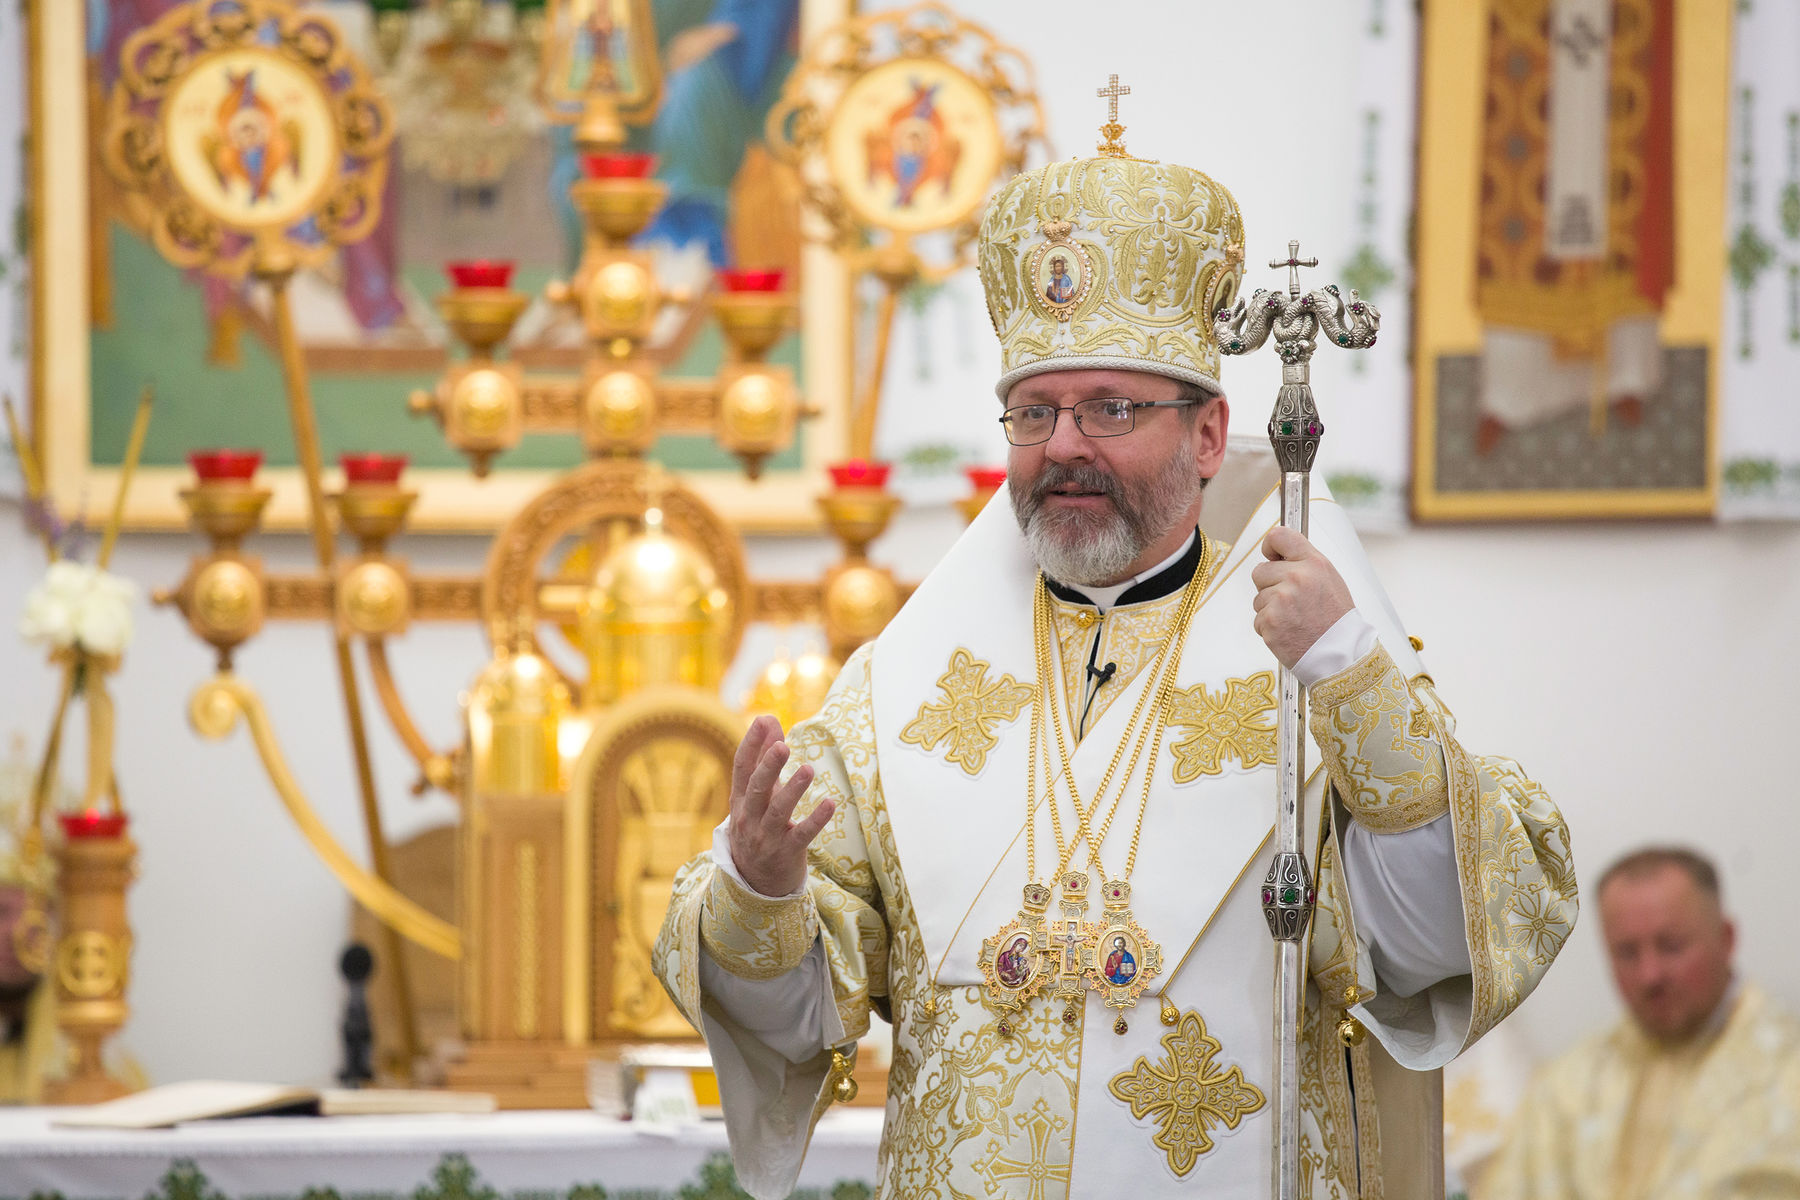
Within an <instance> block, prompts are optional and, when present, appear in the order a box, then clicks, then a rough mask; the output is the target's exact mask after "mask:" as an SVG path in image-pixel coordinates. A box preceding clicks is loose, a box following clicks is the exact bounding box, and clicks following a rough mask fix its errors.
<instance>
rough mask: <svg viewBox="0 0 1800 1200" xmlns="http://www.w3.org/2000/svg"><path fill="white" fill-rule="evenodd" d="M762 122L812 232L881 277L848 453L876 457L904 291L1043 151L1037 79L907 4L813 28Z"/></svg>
mask: <svg viewBox="0 0 1800 1200" xmlns="http://www.w3.org/2000/svg"><path fill="white" fill-rule="evenodd" d="M764 131H765V137H766V139H767V143H768V146H769V150H770V152H771V154H773V155H774V157H775V158H776V159H777V160H778V161H780V162H782V163H784V164H785V165H787V166H788V167H790V168H792V170H793V172H794V174H795V175H796V176H797V177H798V179H799V182H800V189H801V200H802V204H803V205H804V207H805V209H806V210H807V212H808V214H809V215H810V216H811V217H813V218H814V220H813V221H812V222H810V223H809V224H808V226H807V229H808V232H809V233H811V234H812V235H813V236H815V237H818V238H819V240H823V241H827V242H829V243H830V244H831V245H832V246H833V247H834V248H835V249H837V250H838V251H839V252H840V253H842V254H844V255H845V256H846V257H847V258H848V260H849V262H850V265H851V268H852V269H853V270H854V271H856V272H857V273H859V274H862V273H867V274H869V275H872V276H874V277H875V278H876V279H877V280H879V281H880V282H881V284H882V285H883V287H882V294H881V299H880V302H879V307H878V310H877V315H876V322H875V324H876V331H875V352H874V355H873V363H872V364H871V370H870V372H869V376H868V378H869V382H868V384H867V385H866V388H867V390H866V391H865V393H864V394H863V395H862V396H860V397H858V398H857V400H856V402H855V406H854V409H853V412H852V419H851V436H850V448H851V452H852V454H854V455H856V456H857V457H861V458H870V457H873V454H872V451H873V447H874V435H875V426H876V418H877V411H878V406H879V402H880V395H881V381H882V377H883V375H884V373H885V366H886V362H887V349H888V344H889V341H890V338H891V334H892V331H893V323H894V316H895V313H896V311H897V309H898V302H899V297H900V294H901V292H903V291H904V290H905V289H906V288H907V287H909V286H910V285H912V284H914V283H917V282H925V283H941V282H943V281H944V280H945V279H948V278H949V277H950V276H951V275H954V274H955V273H956V272H957V271H959V270H961V269H962V268H963V267H965V266H967V265H968V264H969V262H970V260H971V259H972V258H973V256H974V247H975V241H976V238H977V235H978V234H979V232H980V226H981V211H982V207H983V204H984V202H985V201H986V200H987V198H988V196H989V194H990V192H992V190H993V189H994V187H995V186H996V185H997V184H1000V183H1001V182H1003V181H1004V180H1006V179H1009V178H1011V177H1012V176H1014V175H1016V174H1018V172H1020V171H1022V170H1023V169H1024V168H1025V159H1026V156H1027V155H1028V154H1029V153H1030V152H1031V149H1032V147H1033V146H1042V147H1044V148H1045V149H1046V151H1047V149H1048V146H1047V142H1046V140H1045V136H1044V113H1043V107H1042V105H1041V104H1040V103H1039V101H1038V97H1037V86H1036V81H1035V80H1034V79H1033V77H1032V71H1031V66H1030V63H1029V62H1028V61H1027V60H1026V59H1025V57H1024V56H1023V55H1022V54H1020V53H1019V52H1018V51H1017V50H1015V49H1013V48H1012V47H1010V46H1007V45H1004V44H1003V43H1001V42H999V41H997V40H996V39H995V38H994V37H993V35H992V34H990V33H989V32H988V31H987V30H986V29H983V28H982V27H981V26H979V25H976V24H973V23H972V22H969V21H966V20H963V19H962V18H961V17H959V16H957V15H956V14H954V13H952V12H951V11H950V10H949V9H947V8H946V7H944V6H943V5H941V4H937V3H921V4H913V5H909V6H906V7H902V8H896V9H892V10H890V11H887V12H879V13H871V14H868V15H866V16H859V17H855V18H853V19H851V20H849V21H846V22H844V23H843V24H841V25H837V26H835V27H833V28H831V29H828V30H825V31H824V32H822V33H820V34H819V35H817V36H816V37H814V38H812V39H811V40H810V41H809V43H808V45H807V48H806V52H805V54H804V56H803V57H802V58H801V60H800V62H799V63H797V64H796V65H795V67H794V70H793V72H792V73H791V74H790V75H789V76H788V79H787V83H786V85H785V86H784V87H783V89H782V94H781V97H780V99H779V100H777V101H776V102H775V104H774V105H773V107H771V108H770V110H769V115H768V117H767V120H766V122H765V125H764ZM909 164H910V165H909ZM815 231H816V232H815ZM921 238H923V239H924V240H920V239H921Z"/></svg>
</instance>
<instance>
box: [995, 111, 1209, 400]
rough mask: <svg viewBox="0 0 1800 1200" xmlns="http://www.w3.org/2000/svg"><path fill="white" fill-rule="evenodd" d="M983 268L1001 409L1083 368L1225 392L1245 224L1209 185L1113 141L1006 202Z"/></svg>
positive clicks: (1202, 177) (1002, 197)
mask: <svg viewBox="0 0 1800 1200" xmlns="http://www.w3.org/2000/svg"><path fill="white" fill-rule="evenodd" d="M1107 128H1108V131H1110V130H1113V129H1117V128H1118V127H1117V126H1116V125H1112V126H1108V127H1107ZM1121 132H1122V130H1121ZM979 256H980V264H981V283H982V287H983V289H984V290H985V291H986V293H987V304H988V316H989V318H990V319H992V321H993V323H994V332H995V333H996V334H998V335H999V338H1000V353H1001V375H1000V382H999V383H998V384H997V385H996V388H995V390H996V391H997V392H998V393H999V395H1000V397H1001V399H1005V398H1006V394H1007V392H1008V391H1009V390H1010V389H1011V388H1012V386H1013V384H1015V383H1017V382H1019V380H1021V379H1025V378H1027V377H1028V376H1032V375H1037V374H1040V373H1042V372H1044V371H1068V370H1076V369H1079V368H1083V367H1110V368H1115V369H1125V370H1134V371H1152V372H1155V373H1156V374H1159V375H1166V376H1168V377H1170V378H1172V379H1179V380H1183V381H1184V382H1187V383H1192V384H1195V385H1197V386H1199V387H1202V388H1205V389H1207V390H1208V391H1210V392H1215V393H1216V392H1219V391H1221V390H1222V389H1221V387H1220V384H1219V344H1218V341H1217V340H1216V339H1215V338H1214V336H1213V323H1212V314H1213V313H1214V312H1216V311H1217V310H1219V309H1221V308H1227V307H1229V306H1230V305H1231V304H1232V303H1233V302H1234V301H1235V300H1236V299H1237V291H1238V282H1239V280H1240V279H1241V278H1242V277H1243V272H1244V221H1243V217H1242V216H1241V214H1240V213H1239V212H1238V206H1237V201H1236V200H1235V199H1233V198H1232V195H1231V193H1230V192H1229V191H1227V190H1226V189H1225V188H1224V187H1223V186H1222V185H1221V184H1219V183H1217V182H1216V181H1214V180H1213V179H1212V178H1211V177H1210V176H1208V175H1206V174H1204V173H1202V172H1200V171H1196V170H1194V169H1193V168H1192V167H1183V166H1180V165H1178V164H1175V163H1160V162H1148V161H1145V160H1143V159H1138V158H1132V157H1130V156H1129V155H1127V154H1126V153H1125V152H1124V147H1123V146H1121V145H1119V144H1118V142H1117V141H1116V139H1115V138H1111V137H1109V138H1108V140H1107V141H1106V142H1104V143H1102V145H1101V153H1100V154H1099V155H1098V156H1096V157H1094V158H1075V159H1066V160H1064V161H1061V162H1054V163H1051V164H1049V165H1048V166H1045V167H1040V168H1039V169H1038V170H1035V171H1030V172H1027V173H1026V174H1023V175H1019V176H1016V177H1014V178H1013V179H1012V181H1011V182H1009V183H1007V184H1006V185H1005V186H1004V187H1002V188H1001V189H1000V190H999V191H998V192H997V193H995V195H994V199H993V200H992V202H991V203H990V204H989V205H988V210H987V215H986V217H984V218H983V220H982V222H981V242H980V249H979Z"/></svg>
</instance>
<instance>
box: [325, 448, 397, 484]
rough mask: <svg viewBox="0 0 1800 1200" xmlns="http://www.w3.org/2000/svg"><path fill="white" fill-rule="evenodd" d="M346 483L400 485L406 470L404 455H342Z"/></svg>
mask: <svg viewBox="0 0 1800 1200" xmlns="http://www.w3.org/2000/svg"><path fill="white" fill-rule="evenodd" d="M338 462H340V463H341V464H343V467H344V482H346V483H399V482H400V472H402V471H404V470H406V455H404V454H340V455H339V456H338Z"/></svg>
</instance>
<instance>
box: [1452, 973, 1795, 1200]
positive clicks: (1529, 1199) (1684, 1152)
mask: <svg viewBox="0 0 1800 1200" xmlns="http://www.w3.org/2000/svg"><path fill="white" fill-rule="evenodd" d="M1720 1008H1721V1011H1720V1012H1719V1013H1718V1015H1717V1018H1716V1021H1715V1023H1714V1025H1713V1027H1712V1028H1709V1029H1707V1030H1705V1031H1703V1032H1702V1033H1701V1035H1700V1036H1699V1037H1697V1038H1695V1039H1694V1040H1693V1041H1692V1042H1689V1043H1687V1044H1685V1045H1681V1046H1677V1047H1664V1046H1659V1045H1657V1044H1656V1043H1655V1042H1653V1041H1652V1040H1651V1039H1650V1038H1648V1037H1646V1036H1645V1035H1644V1034H1643V1033H1642V1032H1641V1031H1640V1030H1639V1029H1638V1028H1637V1026H1636V1025H1635V1024H1633V1023H1632V1021H1631V1020H1630V1019H1629V1018H1627V1019H1626V1020H1624V1021H1622V1022H1621V1023H1620V1024H1619V1025H1617V1026H1616V1027H1614V1028H1612V1029H1609V1030H1607V1031H1605V1032H1604V1033H1599V1034H1596V1035H1594V1036H1593V1037H1590V1038H1588V1039H1587V1040H1586V1041H1584V1042H1582V1043H1581V1044H1580V1045H1578V1046H1576V1047H1575V1049H1573V1050H1571V1051H1570V1052H1569V1053H1568V1054H1565V1055H1564V1056H1563V1057H1561V1058H1559V1059H1557V1060H1556V1061H1555V1062H1553V1063H1551V1064H1550V1065H1549V1066H1547V1067H1545V1068H1544V1070H1543V1071H1542V1073H1541V1074H1540V1075H1539V1076H1538V1078H1537V1079H1536V1080H1535V1081H1534V1082H1533V1084H1532V1086H1531V1090H1530V1091H1529V1092H1528V1093H1527V1094H1526V1097H1525V1102H1524V1103H1523V1104H1521V1105H1520V1106H1519V1111H1518V1115H1517V1116H1516V1117H1515V1118H1514V1123H1513V1128H1512V1130H1511V1131H1510V1132H1509V1134H1508V1139H1507V1142H1506V1145H1505V1147H1504V1148H1503V1149H1502V1150H1501V1152H1500V1154H1499V1156H1498V1157H1497V1158H1496V1160H1495V1162H1494V1165H1493V1166H1492V1167H1491V1168H1490V1169H1489V1171H1488V1173H1487V1175H1486V1177H1485V1179H1484V1180H1483V1183H1482V1187H1481V1190H1480V1192H1479V1193H1478V1194H1479V1195H1480V1196H1481V1197H1482V1200H1750V1198H1751V1197H1767V1198H1769V1200H1774V1198H1775V1197H1793V1196H1800V1021H1797V1020H1796V1019H1795V1018H1794V1017H1793V1016H1791V1015H1789V1014H1788V1013H1785V1012H1783V1011H1781V1010H1780V1009H1779V1008H1777V1007H1776V1006H1775V1004H1774V1003H1773V1002H1772V1001H1771V1000H1770V999H1769V996H1768V995H1767V993H1765V992H1764V991H1763V990H1762V989H1761V988H1759V987H1757V986H1756V985H1755V984H1748V983H1747V984H1741V985H1739V986H1738V987H1737V988H1736V989H1735V990H1734V992H1733V993H1732V994H1731V995H1728V996H1727V998H1726V1000H1725V1002H1724V1003H1723V1004H1722V1005H1721V1006H1720Z"/></svg>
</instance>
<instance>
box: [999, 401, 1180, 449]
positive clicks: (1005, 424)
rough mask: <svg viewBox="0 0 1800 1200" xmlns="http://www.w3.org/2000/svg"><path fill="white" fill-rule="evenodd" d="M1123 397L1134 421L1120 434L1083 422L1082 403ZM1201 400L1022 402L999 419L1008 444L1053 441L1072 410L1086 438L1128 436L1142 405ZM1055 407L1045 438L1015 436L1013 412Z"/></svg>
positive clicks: (1162, 405) (1169, 405) (1167, 405)
mask: <svg viewBox="0 0 1800 1200" xmlns="http://www.w3.org/2000/svg"><path fill="white" fill-rule="evenodd" d="M1121 400H1124V401H1125V403H1127V404H1129V405H1131V424H1130V425H1128V426H1126V427H1125V428H1124V429H1121V430H1119V431H1118V432H1117V433H1089V432H1088V428H1087V426H1086V425H1083V424H1082V423H1081V406H1082V405H1084V404H1117V403H1119V402H1120V401H1121ZM1201 403H1204V401H1200V400H1127V399H1126V398H1125V397H1124V396H1095V397H1093V398H1091V399H1088V400H1077V401H1076V402H1075V403H1073V404H1071V405H1069V406H1068V407H1067V408H1063V407H1061V406H1060V405H1054V406H1053V405H1049V404H1018V405H1014V406H1013V407H1012V408H1009V409H1007V410H1006V411H1005V412H1003V413H1001V414H1000V416H999V417H998V418H996V419H997V420H998V421H999V422H1000V428H1002V429H1004V430H1005V431H1006V440H1007V443H1008V444H1010V445H1013V446H1041V445H1043V444H1044V443H1045V442H1047V441H1049V440H1050V439H1051V438H1053V437H1055V436H1056V423H1057V422H1058V421H1060V420H1062V415H1063V414H1064V413H1069V414H1070V415H1072V416H1073V417H1074V418H1075V428H1076V429H1078V430H1080V431H1081V436H1083V437H1090V438H1109V437H1124V436H1125V435H1126V434H1128V433H1130V432H1131V431H1132V430H1134V429H1136V428H1137V410H1138V409H1140V408H1186V407H1187V406H1188V405H1190V404H1201ZM1052 407H1054V408H1055V410H1056V415H1055V416H1054V417H1052V418H1051V419H1050V432H1048V433H1046V434H1045V435H1044V436H1043V437H1041V438H1034V439H1033V440H1031V441H1029V442H1021V441H1017V440H1015V439H1014V437H1013V427H1012V422H1013V413H1015V412H1017V411H1018V410H1019V409H1021V408H1052Z"/></svg>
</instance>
